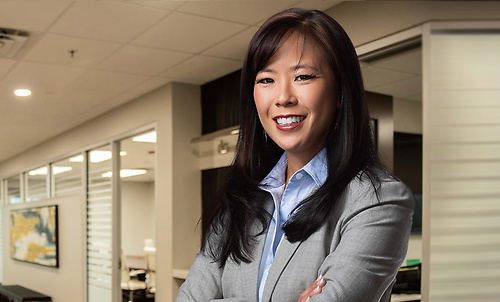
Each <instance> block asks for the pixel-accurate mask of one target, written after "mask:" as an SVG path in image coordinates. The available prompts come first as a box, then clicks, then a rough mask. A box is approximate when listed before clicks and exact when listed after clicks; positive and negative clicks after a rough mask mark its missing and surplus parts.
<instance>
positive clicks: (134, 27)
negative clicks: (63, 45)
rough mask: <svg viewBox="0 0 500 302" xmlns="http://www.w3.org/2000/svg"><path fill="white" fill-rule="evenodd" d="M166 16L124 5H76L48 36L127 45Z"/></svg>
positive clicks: (100, 3)
mask: <svg viewBox="0 0 500 302" xmlns="http://www.w3.org/2000/svg"><path fill="white" fill-rule="evenodd" d="M168 13H169V12H168V11H165V10H160V9H154V8H150V7H146V6H138V5H132V4H127V3H123V2H109V1H90V2H85V1H78V2H75V4H74V5H73V6H72V7H71V8H70V9H69V10H68V11H67V12H66V13H65V14H64V15H63V16H62V17H61V18H60V19H59V21H58V22H57V23H56V24H54V26H52V28H51V29H50V32H52V33H58V34H64V35H69V36H77V37H83V38H92V39H97V40H106V41H113V42H128V41H130V40H132V39H134V38H135V37H137V36H138V35H139V34H140V33H142V32H143V31H145V30H146V29H147V28H149V27H150V26H151V25H153V24H155V23H156V22H158V21H159V20H160V19H161V18H163V17H164V16H165V15H167V14H168ZM89 16H91V18H89Z"/></svg>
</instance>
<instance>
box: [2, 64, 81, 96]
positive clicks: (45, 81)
mask: <svg viewBox="0 0 500 302" xmlns="http://www.w3.org/2000/svg"><path fill="white" fill-rule="evenodd" d="M84 72H85V70H84V69H82V68H76V67H67V66H57V65H48V64H42V63H33V62H19V63H18V64H17V65H16V66H14V68H13V69H12V70H11V71H10V72H9V74H8V75H7V76H6V77H5V78H4V83H5V84H8V85H9V86H10V87H11V88H12V89H16V88H22V87H24V88H29V89H31V90H32V92H33V96H36V94H43V93H50V92H51V91H55V90H57V89H60V88H62V87H65V86H66V85H68V84H70V83H71V82H73V81H74V80H75V79H77V78H78V77H79V76H81V75H82V74H83V73H84Z"/></svg>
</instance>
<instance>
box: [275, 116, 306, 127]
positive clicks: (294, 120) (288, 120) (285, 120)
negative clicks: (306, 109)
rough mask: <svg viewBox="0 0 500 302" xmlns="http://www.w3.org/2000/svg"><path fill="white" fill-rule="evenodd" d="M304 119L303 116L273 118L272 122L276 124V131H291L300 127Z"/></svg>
mask: <svg viewBox="0 0 500 302" xmlns="http://www.w3.org/2000/svg"><path fill="white" fill-rule="evenodd" d="M305 118H306V117H305V116H303V115H289V116H279V117H275V118H274V121H275V122H276V127H278V129H280V130H291V129H294V128H296V127H298V126H300V124H302V121H303V120H304V119H305Z"/></svg>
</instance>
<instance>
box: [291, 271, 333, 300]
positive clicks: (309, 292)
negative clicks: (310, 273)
mask: <svg viewBox="0 0 500 302" xmlns="http://www.w3.org/2000/svg"><path fill="white" fill-rule="evenodd" d="M325 285H326V280H325V279H324V278H323V275H320V276H319V277H318V279H316V280H315V281H314V282H313V284H311V286H309V287H308V288H307V289H306V290H305V291H303V292H302V293H301V294H300V296H299V300H298V302H308V301H309V300H310V299H311V297H314V296H315V295H317V294H319V293H321V291H322V290H323V287H324V286H325Z"/></svg>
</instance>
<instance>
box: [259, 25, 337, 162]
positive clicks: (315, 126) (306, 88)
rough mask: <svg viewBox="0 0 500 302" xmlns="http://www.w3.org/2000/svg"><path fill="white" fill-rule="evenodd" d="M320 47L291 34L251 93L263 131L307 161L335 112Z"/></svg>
mask: <svg viewBox="0 0 500 302" xmlns="http://www.w3.org/2000/svg"><path fill="white" fill-rule="evenodd" d="M324 56H325V55H324V54H323V51H322V50H321V49H320V48H319V47H318V46H316V45H315V44H314V43H313V44H311V43H307V44H305V45H304V39H303V37H302V36H300V35H298V34H292V35H291V36H290V37H289V38H287V40H286V41H285V42H284V43H283V45H282V46H281V47H280V48H279V49H278V51H277V52H276V54H275V55H274V56H273V57H272V58H271V59H270V60H269V62H268V64H267V65H266V66H265V67H264V68H263V69H262V70H260V71H259V72H258V73H257V76H256V79H255V85H254V91H253V94H254V99H255V105H256V107H257V112H258V114H259V119H260V121H261V123H262V126H263V127H264V130H266V132H267V134H268V135H269V136H270V137H271V138H272V139H273V141H274V142H276V144H278V146H280V147H281V148H282V149H284V150H285V151H287V153H288V156H298V157H299V158H301V159H302V160H304V161H305V162H307V161H309V160H310V159H311V158H312V157H314V155H316V154H317V153H318V152H319V151H320V150H321V149H322V148H323V147H324V145H325V138H326V134H327V131H328V129H327V128H328V127H329V126H330V124H331V121H332V119H333V118H334V114H335V108H336V106H335V99H336V98H335V91H336V90H335V87H334V85H335V84H334V83H335V81H334V78H333V72H332V70H331V68H330V66H329V64H328V63H327V61H326V59H325V57H324Z"/></svg>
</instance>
